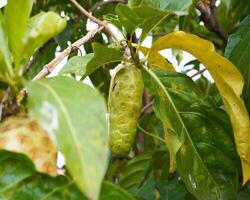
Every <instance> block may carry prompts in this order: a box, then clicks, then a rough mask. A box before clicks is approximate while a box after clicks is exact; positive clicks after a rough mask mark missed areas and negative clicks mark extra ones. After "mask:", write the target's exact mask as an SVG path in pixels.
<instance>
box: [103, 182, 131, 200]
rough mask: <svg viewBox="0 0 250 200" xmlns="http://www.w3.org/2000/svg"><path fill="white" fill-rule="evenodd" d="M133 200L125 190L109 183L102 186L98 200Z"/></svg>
mask: <svg viewBox="0 0 250 200" xmlns="http://www.w3.org/2000/svg"><path fill="white" fill-rule="evenodd" d="M111 199H114V200H115V199H119V200H135V198H134V197H133V196H131V195H130V194H129V193H128V192H127V191H126V190H124V189H122V188H121V187H119V186H117V185H114V184H112V183H110V182H107V181H105V182H104V184H103V186H102V191H101V196H100V200H111Z"/></svg>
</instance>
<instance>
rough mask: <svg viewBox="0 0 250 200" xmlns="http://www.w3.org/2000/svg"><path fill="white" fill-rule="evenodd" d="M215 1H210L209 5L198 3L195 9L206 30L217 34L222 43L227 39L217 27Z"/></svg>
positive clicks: (226, 34) (225, 34) (221, 29)
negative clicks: (199, 13)
mask: <svg viewBox="0 0 250 200" xmlns="http://www.w3.org/2000/svg"><path fill="white" fill-rule="evenodd" d="M215 2H216V0H210V4H209V5H204V4H203V3H202V2H198V3H197V5H196V8H197V9H198V10H199V11H200V12H201V16H200V18H201V20H202V21H203V22H204V24H205V26H206V27H207V29H208V30H210V31H212V32H214V33H215V34H217V35H218V36H219V37H220V38H221V39H222V40H223V41H224V42H226V41H227V39H228V33H227V32H226V31H225V30H224V29H223V28H221V27H220V26H219V24H218V20H217V11H216V5H215Z"/></svg>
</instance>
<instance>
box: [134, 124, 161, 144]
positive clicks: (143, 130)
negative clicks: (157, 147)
mask: <svg viewBox="0 0 250 200" xmlns="http://www.w3.org/2000/svg"><path fill="white" fill-rule="evenodd" d="M137 128H138V129H139V130H140V131H141V132H142V133H144V134H146V135H149V136H151V137H153V138H155V139H157V140H160V141H161V142H165V140H163V139H162V138H160V137H158V136H156V135H154V134H152V133H149V132H148V131H146V130H145V129H143V128H142V127H141V126H140V124H139V123H137Z"/></svg>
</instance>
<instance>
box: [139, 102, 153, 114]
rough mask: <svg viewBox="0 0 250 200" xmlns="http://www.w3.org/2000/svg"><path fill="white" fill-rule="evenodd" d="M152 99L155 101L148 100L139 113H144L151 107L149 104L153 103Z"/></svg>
mask: <svg viewBox="0 0 250 200" xmlns="http://www.w3.org/2000/svg"><path fill="white" fill-rule="evenodd" d="M154 101H155V100H152V101H151V102H149V103H148V104H147V105H145V106H144V107H143V108H142V109H141V114H144V113H146V112H147V111H148V110H149V109H150V108H151V106H152V105H153V104H154ZM149 112H151V110H150V111H149Z"/></svg>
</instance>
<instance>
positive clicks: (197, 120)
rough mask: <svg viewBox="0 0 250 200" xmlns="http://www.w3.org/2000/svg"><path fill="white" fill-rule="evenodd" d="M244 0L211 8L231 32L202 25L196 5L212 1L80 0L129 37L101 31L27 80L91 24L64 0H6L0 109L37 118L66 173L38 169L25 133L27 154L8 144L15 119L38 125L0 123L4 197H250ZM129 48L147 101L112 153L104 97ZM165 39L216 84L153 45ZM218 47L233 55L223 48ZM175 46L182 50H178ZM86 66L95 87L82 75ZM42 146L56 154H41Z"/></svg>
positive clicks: (164, 44)
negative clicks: (79, 50)
mask: <svg viewBox="0 0 250 200" xmlns="http://www.w3.org/2000/svg"><path fill="white" fill-rule="evenodd" d="M247 1H248V0H242V1H241V2H238V1H236V0H231V1H226V0H221V3H220V5H219V6H218V8H217V19H218V23H219V24H220V25H221V26H222V27H223V28H224V30H226V31H227V32H228V33H232V32H233V34H231V35H230V37H229V40H228V42H227V43H225V42H224V41H223V40H222V39H221V38H220V37H219V36H218V35H216V31H215V33H214V32H212V31H211V30H208V29H207V28H206V27H205V26H203V25H201V24H200V21H201V19H200V18H199V15H198V12H197V10H196V5H197V3H203V4H204V6H209V2H210V1H199V2H198V1H192V0H185V1H184V0H183V1H175V0H129V1H128V2H127V1H124V2H123V1H117V2H120V3H119V4H118V3H117V2H116V1H112V2H105V3H103V2H102V3H103V4H100V2H101V1H98V0H81V1H78V2H79V3H80V4H81V5H83V6H84V7H85V8H86V9H87V10H91V12H92V14H93V15H94V16H96V17H98V18H102V19H105V20H106V21H107V22H109V23H111V24H113V25H114V26H116V28H117V29H118V30H119V31H120V32H121V34H122V35H123V37H124V41H121V42H114V41H112V39H111V37H110V36H109V35H108V33H106V32H103V33H98V34H96V36H95V38H94V39H93V40H92V41H91V42H88V43H87V44H85V45H84V49H85V52H86V54H85V55H84V56H82V55H81V56H77V55H76V53H75V52H73V53H72V55H70V56H69V57H68V61H67V63H66V64H65V65H64V66H63V68H62V70H61V71H60V72H59V74H58V75H57V76H56V77H53V78H46V79H43V80H39V81H35V82H32V81H30V80H31V79H32V78H33V77H34V75H35V74H36V73H37V72H39V71H40V70H41V68H42V66H43V65H44V64H46V63H48V62H49V61H50V60H51V59H53V58H54V56H55V52H56V49H57V48H58V47H60V48H61V49H64V48H66V47H67V45H68V43H72V42H73V41H75V40H77V39H78V38H80V37H81V36H83V35H85V34H86V32H87V31H86V30H87V24H88V23H87V19H86V18H85V17H82V16H81V15H79V13H78V11H77V10H76V8H75V7H74V6H73V5H72V4H70V3H69V1H67V0H51V1H47V0H44V1H37V2H33V0H9V1H8V4H7V6H5V7H4V8H3V9H2V10H1V11H0V42H1V46H0V91H1V92H0V97H1V99H2V100H1V106H0V108H1V118H7V117H8V115H13V114H14V113H16V112H25V113H26V115H28V116H29V117H31V118H33V119H35V120H37V122H39V124H40V125H41V126H42V127H43V129H44V130H45V131H41V132H47V133H48V134H49V136H50V138H51V139H52V141H53V142H55V144H56V146H57V151H60V152H62V153H63V155H64V156H65V160H66V173H65V174H64V176H57V177H51V176H49V175H48V174H45V173H46V172H47V171H46V170H38V168H37V165H36V164H37V163H36V162H35V158H34V154H35V153H34V150H33V149H34V148H33V147H37V144H38V143H36V142H34V144H30V143H29V145H30V146H29V149H31V151H30V154H27V153H25V152H23V151H21V150H18V151H16V150H15V152H16V153H14V152H9V151H6V150H10V151H11V150H13V149H16V147H18V145H20V146H22V147H23V143H25V142H26V143H27V138H26V139H24V138H23V136H22V135H20V134H21V133H20V130H28V131H27V133H29V134H32V132H34V131H35V130H34V127H33V128H32V126H30V125H29V127H27V126H26V125H24V124H19V125H18V126H16V127H14V128H13V129H11V131H10V127H9V126H10V125H8V126H6V124H5V123H2V124H1V125H0V135H1V137H0V149H2V150H1V151H0V199H6V200H14V199H15V200H16V199H17V200H18V199H20V200H21V199H27V200H29V199H72V200H73V199H100V200H108V199H121V200H123V199H124V200H135V199H145V200H156V199H161V200H165V199H176V200H183V199H188V200H191V199H201V200H203V199H218V200H221V199H228V200H230V199H239V200H244V199H249V198H250V186H249V184H247V183H246V182H247V181H248V180H249V179H250V124H249V115H248V113H249V112H250V105H249V87H250V85H249V70H248V68H249V67H250V58H249V56H248V53H249V52H250V47H249V45H246V44H248V43H249V38H250V31H249V27H250V16H247V14H249V10H250V5H249V4H248V2H247ZM122 2H123V3H122ZM127 3H128V4H127ZM51 10H53V12H52V11H51ZM41 11H42V12H41ZM60 15H61V16H65V19H62V18H61V17H60ZM228 18H230V19H232V20H230V21H229V20H228ZM243 18H245V19H244V20H243ZM240 21H242V22H241V23H240V25H239V22H240ZM138 29H141V34H140V36H139V37H138V36H137V34H136V30H138ZM176 30H182V31H186V32H188V33H185V32H182V31H176ZM59 33H60V34H59ZM193 34H195V35H198V36H201V37H203V38H206V39H207V40H205V39H201V38H200V37H197V36H195V35H193ZM162 35H164V36H162ZM148 36H150V37H152V40H153V44H152V45H151V47H150V48H146V47H143V45H142V43H143V41H144V40H145V39H146V38H147V37H148ZM208 40H209V41H212V42H213V43H214V44H215V45H216V47H217V49H216V50H215V47H214V45H213V44H212V43H211V42H209V41H208ZM124 44H125V46H124ZM126 47H128V48H129V50H130V53H131V57H132V62H134V63H135V64H136V65H137V66H138V68H140V69H141V71H142V74H143V80H144V85H145V91H144V102H146V103H145V105H144V106H145V107H144V108H146V109H145V110H143V112H142V114H141V116H140V119H139V121H138V127H137V138H136V141H135V143H134V145H133V148H132V150H131V152H130V153H129V155H128V156H125V157H115V156H114V155H112V153H110V148H109V138H108V125H107V121H106V112H107V109H106V107H107V101H106V100H107V97H108V95H109V85H110V77H111V71H112V69H113V68H114V67H115V66H116V65H117V63H119V62H121V61H126V60H127V58H124V57H123V55H124V51H125V48H126ZM168 48H173V49H179V50H184V51H187V52H189V53H191V54H192V55H193V56H195V57H196V59H197V60H193V61H191V62H189V63H186V66H188V67H187V68H185V69H187V70H186V71H185V73H188V71H191V70H192V71H198V72H199V71H200V66H201V64H204V66H205V68H206V69H207V70H208V71H209V73H210V74H211V76H212V77H213V80H214V83H211V80H208V79H207V78H206V77H205V76H203V75H198V77H199V78H198V79H197V80H196V81H194V80H192V79H191V78H190V77H188V76H187V75H186V74H185V73H178V72H175V68H174V67H173V66H172V63H170V62H169V61H168V60H167V59H166V58H165V57H163V56H162V55H161V54H160V53H159V51H161V50H164V49H168ZM224 49H225V57H227V58H228V59H226V58H225V57H223V56H222V55H221V54H223V52H224ZM217 52H219V53H220V54H219V53H217ZM140 53H142V54H143V55H141V54H140ZM173 54H174V53H173ZM139 55H140V56H139ZM174 55H175V56H176V59H177V60H179V61H181V56H180V55H181V52H178V51H177V54H174ZM229 60H230V61H231V62H230V61H229ZM130 61H131V60H130ZM190 66H191V68H190ZM86 77H89V78H90V80H91V82H92V84H93V86H94V87H91V86H88V85H86V84H84V83H83V82H82V80H84V79H85V78H86ZM79 79H80V80H79ZM244 82H245V85H244ZM243 86H244V88H243ZM7 88H8V89H7ZM23 88H25V90H27V92H28V96H26V95H24V94H25V92H24V90H23ZM9 93H10V94H9ZM6 98H7V100H6ZM6 101H7V103H6ZM8 101H12V102H15V103H14V104H13V103H12V104H9V103H8ZM147 103H149V104H150V105H151V104H152V105H153V106H152V108H150V107H148V104H147ZM6 104H7V106H6ZM9 105H10V108H8V106H9ZM13 107H15V109H12V108H13ZM16 107H17V108H16ZM13 110H14V111H13ZM20 126H21V128H20ZM22 126H23V127H22ZM9 132H11V134H12V135H13V136H12V137H15V138H16V140H15V141H16V142H14V143H15V144H14V143H13V145H12V144H11V143H10V146H8V145H6V141H5V139H6V137H7V135H9ZM39 134H40V133H39ZM21 136H22V137H21ZM32 137H33V138H34V136H32ZM46 138H47V137H46ZM32 141H35V140H32ZM17 143H18V145H17ZM19 143H20V144H19ZM50 143H51V141H50ZM40 144H41V143H39V145H40ZM33 145H34V146H33ZM7 147H8V148H7ZM10 147H11V148H10ZM14 147H15V148H14ZM45 149H46V148H45ZM17 152H19V153H20V152H21V153H24V154H26V155H24V154H18V153H17ZM36 154H37V153H36ZM39 157H42V158H43V160H44V159H45V160H46V159H48V160H49V161H50V162H52V160H51V159H50V158H48V157H46V156H43V154H39ZM30 159H31V160H30ZM32 160H33V162H34V164H35V165H34V164H33V162H32ZM38 171H39V172H38ZM243 184H244V185H243Z"/></svg>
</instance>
